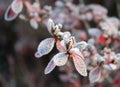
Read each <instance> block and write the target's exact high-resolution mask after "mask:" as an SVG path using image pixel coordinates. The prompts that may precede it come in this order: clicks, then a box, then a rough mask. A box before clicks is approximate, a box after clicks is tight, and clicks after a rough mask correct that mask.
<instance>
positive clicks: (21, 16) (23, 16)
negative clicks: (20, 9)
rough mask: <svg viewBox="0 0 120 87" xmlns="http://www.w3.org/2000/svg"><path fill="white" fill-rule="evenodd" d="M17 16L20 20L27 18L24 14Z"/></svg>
mask: <svg viewBox="0 0 120 87" xmlns="http://www.w3.org/2000/svg"><path fill="white" fill-rule="evenodd" d="M19 18H20V19H21V20H27V18H26V16H25V15H24V14H20V15H19Z"/></svg>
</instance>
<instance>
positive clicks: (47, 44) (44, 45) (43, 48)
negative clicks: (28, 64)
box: [35, 38, 55, 58]
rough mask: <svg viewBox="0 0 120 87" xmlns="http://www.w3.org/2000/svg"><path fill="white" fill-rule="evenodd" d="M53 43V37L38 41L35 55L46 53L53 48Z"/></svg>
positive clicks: (39, 55)
mask: <svg viewBox="0 0 120 87" xmlns="http://www.w3.org/2000/svg"><path fill="white" fill-rule="evenodd" d="M54 43H55V40H54V38H47V39H45V40H43V41H42V42H40V44H39V45H38V48H37V52H36V53H35V56H36V57H37V58H38V57H42V56H43V55H46V54H48V53H49V52H50V51H51V50H52V49H53V47H54Z"/></svg>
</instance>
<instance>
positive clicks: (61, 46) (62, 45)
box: [56, 40, 66, 52]
mask: <svg viewBox="0 0 120 87" xmlns="http://www.w3.org/2000/svg"><path fill="white" fill-rule="evenodd" d="M56 47H57V49H58V50H59V51H60V52H63V51H66V45H65V42H64V40H62V41H59V40H58V41H57V43H56Z"/></svg>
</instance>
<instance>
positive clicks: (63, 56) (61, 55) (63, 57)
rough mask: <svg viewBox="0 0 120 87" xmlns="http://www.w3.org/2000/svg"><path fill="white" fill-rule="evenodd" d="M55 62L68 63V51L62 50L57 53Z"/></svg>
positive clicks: (59, 63)
mask: <svg viewBox="0 0 120 87" xmlns="http://www.w3.org/2000/svg"><path fill="white" fill-rule="evenodd" d="M53 59H54V62H55V64H56V65H57V66H63V65H65V64H66V62H67V60H68V55H67V53H66V52H61V53H58V54H56V55H55V56H54V57H53Z"/></svg>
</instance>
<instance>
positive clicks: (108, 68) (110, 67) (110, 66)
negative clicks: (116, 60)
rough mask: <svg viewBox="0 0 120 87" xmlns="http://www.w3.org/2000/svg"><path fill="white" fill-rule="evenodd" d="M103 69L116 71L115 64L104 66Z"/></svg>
mask: <svg viewBox="0 0 120 87" xmlns="http://www.w3.org/2000/svg"><path fill="white" fill-rule="evenodd" d="M103 67H104V68H105V69H107V70H109V71H111V70H116V69H117V65H115V64H105V65H103Z"/></svg>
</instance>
